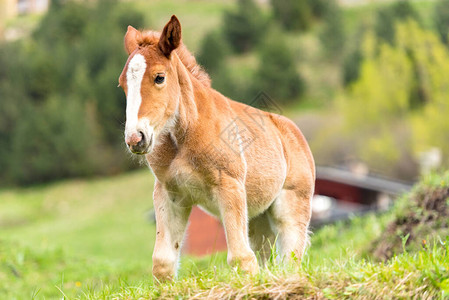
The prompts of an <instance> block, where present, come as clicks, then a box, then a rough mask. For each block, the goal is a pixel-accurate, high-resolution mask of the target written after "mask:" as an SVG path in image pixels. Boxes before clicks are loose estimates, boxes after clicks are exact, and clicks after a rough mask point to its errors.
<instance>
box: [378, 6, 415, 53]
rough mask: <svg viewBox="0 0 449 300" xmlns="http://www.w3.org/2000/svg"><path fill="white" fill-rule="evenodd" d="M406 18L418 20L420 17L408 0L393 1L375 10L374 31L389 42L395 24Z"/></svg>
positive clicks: (392, 37)
mask: <svg viewBox="0 0 449 300" xmlns="http://www.w3.org/2000/svg"><path fill="white" fill-rule="evenodd" d="M407 19H412V20H415V21H417V22H420V17H419V14H418V13H417V11H416V10H415V8H414V6H413V4H412V3H411V1H409V0H399V1H393V2H391V4H388V5H386V6H385V7H382V8H380V9H379V10H378V11H377V16H376V23H375V31H376V34H377V36H378V37H379V38H380V39H381V40H383V41H386V42H388V43H390V44H392V43H393V42H394V38H395V30H394V28H395V24H396V23H397V22H401V21H404V20H407Z"/></svg>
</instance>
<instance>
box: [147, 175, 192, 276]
mask: <svg viewBox="0 0 449 300" xmlns="http://www.w3.org/2000/svg"><path fill="white" fill-rule="evenodd" d="M153 202H154V210H155V214H156V243H155V245H154V251H153V276H154V277H155V278H156V279H158V280H167V279H172V278H173V277H174V276H175V275H176V269H177V265H178V259H179V254H180V250H181V244H182V241H183V237H184V232H185V229H186V226H187V222H188V219H189V215H190V211H191V209H192V208H191V207H181V206H177V205H176V204H174V203H173V202H172V201H171V200H170V198H169V195H168V193H167V191H166V190H165V188H164V187H163V186H162V184H161V183H160V182H158V181H156V184H155V187H154V193H153Z"/></svg>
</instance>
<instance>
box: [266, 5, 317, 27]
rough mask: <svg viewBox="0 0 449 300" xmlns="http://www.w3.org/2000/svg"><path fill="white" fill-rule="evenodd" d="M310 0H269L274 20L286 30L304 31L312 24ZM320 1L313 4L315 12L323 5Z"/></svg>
mask: <svg viewBox="0 0 449 300" xmlns="http://www.w3.org/2000/svg"><path fill="white" fill-rule="evenodd" d="M310 2H311V1H310V0H295V1H291V0H271V6H272V8H273V14H274V17H275V19H276V20H278V21H279V22H280V24H281V25H282V26H283V27H284V28H285V29H287V30H293V31H304V30H307V29H309V28H310V27H311V26H312V21H313V11H312V8H311V5H310ZM322 4H323V3H322V1H320V2H319V3H317V4H316V5H314V6H313V7H314V8H315V10H316V12H317V13H320V12H321V11H322V8H324V7H325V6H324V5H322Z"/></svg>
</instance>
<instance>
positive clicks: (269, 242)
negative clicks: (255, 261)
mask: <svg viewBox="0 0 449 300" xmlns="http://www.w3.org/2000/svg"><path fill="white" fill-rule="evenodd" d="M249 241H250V245H251V249H252V250H253V251H254V252H255V253H256V255H257V256H258V257H259V258H260V261H259V262H260V265H262V266H264V265H265V264H266V262H267V260H268V259H269V258H270V255H271V254H272V251H273V249H274V243H275V241H276V235H275V233H274V231H273V229H272V227H271V224H270V220H269V217H268V214H267V212H265V213H263V214H261V215H259V216H257V217H254V218H252V219H251V220H250V221H249Z"/></svg>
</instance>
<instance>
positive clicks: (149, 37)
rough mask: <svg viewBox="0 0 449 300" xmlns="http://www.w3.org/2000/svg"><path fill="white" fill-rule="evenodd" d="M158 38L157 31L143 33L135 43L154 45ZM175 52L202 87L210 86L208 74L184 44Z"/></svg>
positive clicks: (159, 34) (158, 33)
mask: <svg viewBox="0 0 449 300" xmlns="http://www.w3.org/2000/svg"><path fill="white" fill-rule="evenodd" d="M160 36H161V33H160V32H157V31H144V32H142V35H141V36H140V37H139V38H138V39H137V43H138V44H139V46H146V45H156V44H157V43H158V42H159V38H160ZM175 52H176V54H177V55H178V57H179V59H180V60H181V62H182V63H183V64H184V66H185V67H186V69H187V70H188V71H189V72H190V73H191V74H192V75H193V77H195V78H196V79H198V80H199V81H200V82H201V83H202V84H203V85H205V86H207V87H210V86H211V84H210V77H209V74H207V73H206V71H205V70H204V69H203V68H202V67H201V66H200V65H199V64H198V63H197V62H196V59H195V56H193V55H192V53H190V52H189V50H188V49H187V47H186V46H185V45H184V43H182V42H181V44H180V45H179V47H178V48H176V50H175Z"/></svg>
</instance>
